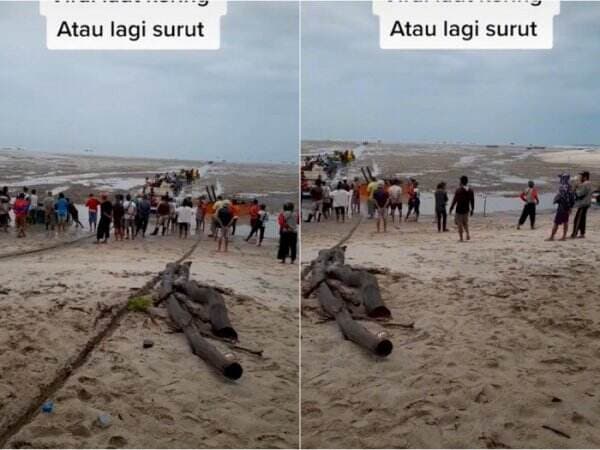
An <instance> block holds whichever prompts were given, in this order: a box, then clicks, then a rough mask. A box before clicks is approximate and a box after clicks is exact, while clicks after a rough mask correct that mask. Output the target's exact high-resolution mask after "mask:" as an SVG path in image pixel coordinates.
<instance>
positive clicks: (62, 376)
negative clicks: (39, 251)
mask: <svg viewBox="0 0 600 450" xmlns="http://www.w3.org/2000/svg"><path fill="white" fill-rule="evenodd" d="M87 238H89V236H86V237H85V238H82V239H87ZM73 242H75V241H73ZM199 244H200V237H198V239H197V240H196V242H195V243H194V245H192V247H190V248H189V250H188V251H187V252H185V254H183V255H182V256H181V257H180V258H179V259H177V260H176V261H175V262H174V263H175V264H181V263H182V262H183V261H184V260H186V259H187V258H189V257H190V256H191V255H192V253H194V251H195V250H196V248H198V245H199ZM161 277H162V272H160V273H158V274H157V275H155V276H154V277H152V279H150V280H149V281H148V282H146V284H144V285H143V286H142V287H141V288H140V289H138V290H137V291H136V292H135V293H133V294H131V295H130V296H129V297H128V298H127V300H128V301H129V299H131V298H135V297H139V296H142V295H146V294H148V293H150V292H151V291H152V289H153V288H154V286H155V285H156V283H158V282H159V281H160V279H161ZM128 301H126V302H124V303H123V304H122V305H121V306H119V308H118V309H117V310H116V312H114V313H112V318H111V319H110V321H109V322H108V323H107V324H106V325H105V326H104V327H103V328H102V329H101V330H100V331H99V332H98V333H96V334H95V335H94V336H92V337H91V338H90V339H88V341H87V343H86V344H85V346H84V347H83V349H81V351H79V353H78V354H77V355H75V356H74V357H72V358H70V359H69V360H68V361H67V363H66V364H65V365H64V366H63V367H62V368H60V369H59V370H58V372H57V373H56V375H55V376H54V379H53V380H52V381H50V382H49V383H47V384H45V385H42V386H41V387H40V393H39V394H38V395H37V396H36V397H35V398H34V399H33V400H32V401H31V402H30V404H29V406H28V407H27V408H25V410H24V411H23V412H22V413H21V414H20V415H18V416H17V417H16V418H15V419H14V420H13V421H12V422H9V423H8V425H7V426H6V427H5V428H4V429H3V430H0V447H1V448H4V447H6V444H7V442H8V441H9V440H10V438H11V437H12V436H14V435H15V434H17V433H18V432H19V431H20V430H21V429H22V428H23V427H24V426H25V425H27V424H28V423H30V422H31V421H32V420H33V419H34V418H35V416H36V415H37V414H38V413H39V411H40V409H41V407H42V405H43V403H44V401H45V400H46V399H47V398H49V397H51V396H52V395H54V394H55V393H56V392H57V391H58V390H59V389H61V388H62V387H63V386H64V385H65V384H66V382H67V381H68V380H69V378H70V377H71V375H72V374H73V373H74V372H75V371H76V370H77V369H79V368H80V367H82V366H83V365H84V364H85V363H86V362H87V361H88V359H89V357H90V355H91V353H92V352H93V351H94V350H95V349H96V347H97V346H98V345H99V344H100V343H101V342H102V341H103V340H104V339H105V338H107V337H109V336H111V335H112V333H113V332H114V331H115V330H116V329H117V328H118V326H119V324H120V322H121V320H122V319H123V318H124V317H125V316H126V315H127V312H129V309H128V308H127V305H128Z"/></svg>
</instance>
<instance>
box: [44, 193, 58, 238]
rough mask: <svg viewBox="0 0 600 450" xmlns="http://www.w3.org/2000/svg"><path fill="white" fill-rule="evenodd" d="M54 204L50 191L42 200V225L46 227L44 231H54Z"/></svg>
mask: <svg viewBox="0 0 600 450" xmlns="http://www.w3.org/2000/svg"><path fill="white" fill-rule="evenodd" d="M55 203H56V202H55V200H54V196H53V195H52V191H48V195H47V196H46V198H45V199H44V224H45V225H46V231H54V227H55V225H56V209H55V207H54V205H55Z"/></svg>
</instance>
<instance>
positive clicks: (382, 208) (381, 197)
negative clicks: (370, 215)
mask: <svg viewBox="0 0 600 450" xmlns="http://www.w3.org/2000/svg"><path fill="white" fill-rule="evenodd" d="M373 202H374V203H375V207H376V208H377V232H378V233H379V232H380V231H381V223H382V222H383V232H384V233H385V232H387V209H388V207H389V206H390V194H389V193H387V192H386V190H385V183H384V182H383V180H381V181H379V183H378V184H377V189H375V192H374V193H373Z"/></svg>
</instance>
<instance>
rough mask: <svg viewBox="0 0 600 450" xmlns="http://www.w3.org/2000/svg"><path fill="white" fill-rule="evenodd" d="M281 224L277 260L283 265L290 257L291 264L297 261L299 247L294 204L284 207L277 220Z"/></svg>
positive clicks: (287, 204)
mask: <svg viewBox="0 0 600 450" xmlns="http://www.w3.org/2000/svg"><path fill="white" fill-rule="evenodd" d="M277 223H278V224H279V250H278V252H277V259H279V260H280V261H281V264H285V260H286V259H287V257H288V256H289V257H290V259H291V263H292V264H294V262H295V261H296V250H297V246H298V217H297V215H296V214H294V204H293V203H291V202H289V203H286V204H285V205H283V211H282V212H281V213H280V214H279V217H278V218H277Z"/></svg>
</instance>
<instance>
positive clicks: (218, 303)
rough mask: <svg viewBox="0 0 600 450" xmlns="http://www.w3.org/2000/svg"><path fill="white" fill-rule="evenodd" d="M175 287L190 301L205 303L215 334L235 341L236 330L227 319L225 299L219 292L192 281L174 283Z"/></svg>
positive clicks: (236, 336) (236, 337)
mask: <svg viewBox="0 0 600 450" xmlns="http://www.w3.org/2000/svg"><path fill="white" fill-rule="evenodd" d="M176 288H177V289H179V290H180V291H181V292H183V293H185V294H186V295H187V296H188V297H189V298H190V300H191V301H193V302H195V303H199V304H201V305H205V307H206V309H207V311H208V317H209V320H210V323H211V325H212V331H213V333H214V334H215V336H219V337H222V338H226V339H231V340H233V341H237V339H238V335H237V332H236V331H235V329H234V328H233V326H232V325H231V322H230V321H229V315H228V314H227V306H225V300H224V299H223V296H222V295H221V294H220V293H219V292H217V291H216V290H215V289H212V288H209V287H200V286H198V284H197V283H195V282H193V281H187V282H183V283H176Z"/></svg>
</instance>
